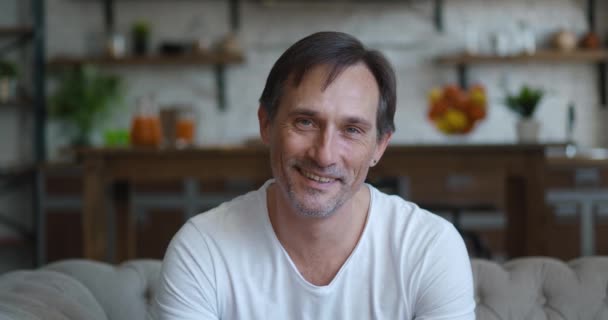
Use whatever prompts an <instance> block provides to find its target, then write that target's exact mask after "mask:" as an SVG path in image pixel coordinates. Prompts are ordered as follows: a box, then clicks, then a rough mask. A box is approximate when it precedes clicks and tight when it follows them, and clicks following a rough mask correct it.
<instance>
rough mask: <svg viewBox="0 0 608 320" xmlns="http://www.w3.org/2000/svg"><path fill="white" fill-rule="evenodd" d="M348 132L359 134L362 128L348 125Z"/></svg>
mask: <svg viewBox="0 0 608 320" xmlns="http://www.w3.org/2000/svg"><path fill="white" fill-rule="evenodd" d="M346 132H347V133H349V134H359V133H361V130H359V128H355V127H347V128H346Z"/></svg>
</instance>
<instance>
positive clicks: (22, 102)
mask: <svg viewBox="0 0 608 320" xmlns="http://www.w3.org/2000/svg"><path fill="white" fill-rule="evenodd" d="M31 107H32V101H31V100H30V99H25V98H23V99H17V100H10V101H6V102H1V101H0V109H18V108H26V109H30V108H31Z"/></svg>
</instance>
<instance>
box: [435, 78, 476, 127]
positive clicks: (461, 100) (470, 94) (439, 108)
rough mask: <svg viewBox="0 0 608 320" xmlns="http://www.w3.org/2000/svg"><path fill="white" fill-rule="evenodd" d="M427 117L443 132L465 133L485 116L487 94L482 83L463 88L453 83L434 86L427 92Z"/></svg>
mask: <svg viewBox="0 0 608 320" xmlns="http://www.w3.org/2000/svg"><path fill="white" fill-rule="evenodd" d="M428 103H429V110H428V114H427V116H428V118H429V120H430V121H431V122H432V123H433V125H434V126H435V127H436V128H437V129H438V130H439V131H441V132H442V133H445V134H450V135H452V134H461V135H462V134H467V133H469V132H471V131H472V130H473V129H474V128H475V125H476V124H477V123H478V122H480V121H481V120H483V119H484V118H485V117H486V112H487V95H486V90H485V88H484V87H483V86H482V85H474V86H471V87H470V88H469V89H468V90H464V89H462V88H460V87H458V86H455V85H448V86H445V87H443V88H434V89H432V90H431V91H430V92H429V94H428Z"/></svg>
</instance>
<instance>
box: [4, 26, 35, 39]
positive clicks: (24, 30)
mask: <svg viewBox="0 0 608 320" xmlns="http://www.w3.org/2000/svg"><path fill="white" fill-rule="evenodd" d="M32 32H33V31H32V28H30V27H0V36H3V37H6V36H27V35H30V34H32Z"/></svg>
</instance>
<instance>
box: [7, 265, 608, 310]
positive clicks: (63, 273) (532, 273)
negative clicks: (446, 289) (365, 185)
mask: <svg viewBox="0 0 608 320" xmlns="http://www.w3.org/2000/svg"><path fill="white" fill-rule="evenodd" d="M472 266H473V273H474V277H475V299H476V301H477V308H476V314H477V319H481V320H490V319H501V320H506V319H513V320H533V319H534V320H536V319H539V320H540V319H543V320H545V319H548V320H557V319H560V320H562V319H573V320H574V319H576V320H596V319H597V320H599V319H608V257H589V258H581V259H577V260H573V261H570V262H568V263H563V262H561V261H558V260H554V259H550V258H523V259H517V260H512V261H509V262H507V263H505V264H503V265H498V264H496V263H493V262H489V261H485V260H477V259H473V260H472ZM159 272H160V261H158V260H134V261H130V262H127V263H124V264H122V265H120V266H112V265H109V264H105V263H99V262H91V261H86V260H66V261H60V262H57V263H52V264H49V265H47V266H45V267H43V268H41V269H38V270H34V271H15V272H11V273H7V274H4V275H2V276H0V319H20V320H21V319H28V320H29V319H45V320H54V319H95V320H96V319H104V320H105V319H108V320H119V319H125V320H126V319H128V320H133V319H145V318H146V317H147V313H148V309H149V306H150V303H151V300H152V298H153V296H154V286H155V284H156V282H157V279H158V275H159Z"/></svg>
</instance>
